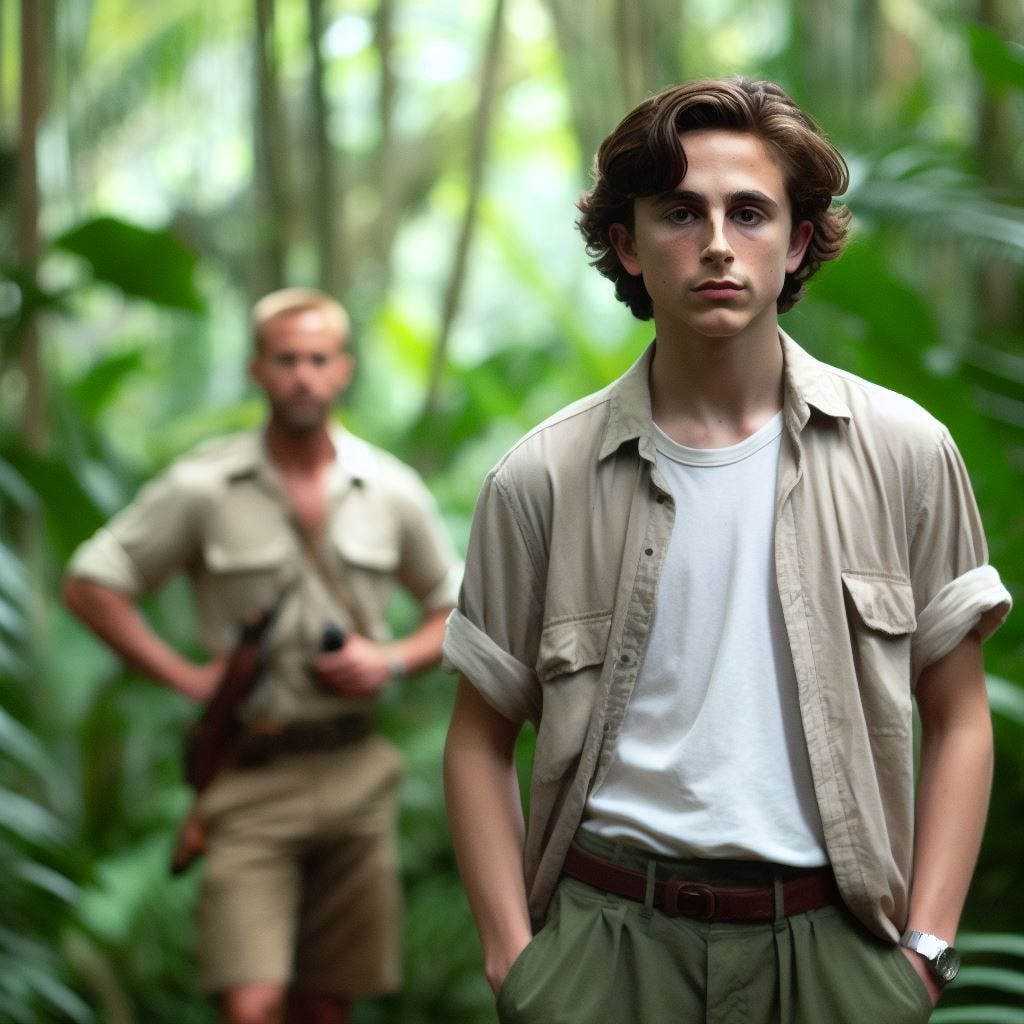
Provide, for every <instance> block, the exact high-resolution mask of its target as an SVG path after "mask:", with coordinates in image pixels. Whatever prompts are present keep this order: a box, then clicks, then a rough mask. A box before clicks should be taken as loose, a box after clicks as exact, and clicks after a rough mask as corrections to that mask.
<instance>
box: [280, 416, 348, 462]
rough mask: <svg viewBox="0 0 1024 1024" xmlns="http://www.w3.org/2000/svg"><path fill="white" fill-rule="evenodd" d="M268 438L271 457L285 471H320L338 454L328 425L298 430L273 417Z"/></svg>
mask: <svg viewBox="0 0 1024 1024" xmlns="http://www.w3.org/2000/svg"><path fill="white" fill-rule="evenodd" d="M266 438H267V449H268V451H269V452H270V459H271V461H272V462H273V463H274V465H275V466H276V467H277V468H278V470H280V471H281V472H282V473H284V474H306V473H316V472H318V471H319V470H321V469H323V468H324V467H325V466H327V465H328V464H330V463H331V462H332V461H333V459H334V456H335V452H334V442H333V441H332V440H331V435H330V432H329V431H328V429H327V427H326V426H325V425H321V426H319V427H313V428H311V429H309V430H298V431H296V430H289V429H287V428H285V427H282V426H281V424H279V423H277V422H275V421H274V420H273V419H271V420H270V422H269V423H268V424H267V428H266Z"/></svg>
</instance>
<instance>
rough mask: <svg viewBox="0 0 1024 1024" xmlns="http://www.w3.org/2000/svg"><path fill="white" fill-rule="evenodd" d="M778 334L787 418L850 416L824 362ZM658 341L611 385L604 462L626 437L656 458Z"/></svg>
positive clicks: (802, 421) (803, 420)
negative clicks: (814, 412)
mask: <svg viewBox="0 0 1024 1024" xmlns="http://www.w3.org/2000/svg"><path fill="white" fill-rule="evenodd" d="M779 338H780V339H781V342H782V358H783V366H784V369H783V375H784V376H783V386H784V406H785V409H786V419H787V421H788V420H789V419H790V416H791V415H793V416H795V417H796V421H797V422H796V427H797V429H798V430H801V429H803V427H804V426H805V424H806V423H807V421H808V419H809V418H810V410H811V409H812V408H814V409H817V410H818V411H819V412H821V413H824V414H825V415H826V416H831V417H833V418H835V419H847V420H848V419H849V418H850V409H849V407H848V406H847V404H846V403H845V402H844V401H843V399H842V397H841V396H840V394H839V392H838V391H837V389H836V386H835V384H834V383H833V381H832V376H831V374H830V373H829V372H828V368H827V367H826V366H825V364H824V363H821V362H819V361H818V360H817V359H815V358H814V357H813V356H812V355H809V354H808V353H807V352H805V351H804V350H803V349H802V348H801V347H800V346H799V345H798V344H797V343H796V342H795V341H794V340H793V339H792V338H791V337H790V336H789V335H788V334H787V333H786V332H785V331H783V330H782V329H781V328H780V329H779ZM654 345H655V342H653V341H652V342H651V344H650V345H648V346H647V348H646V349H645V351H644V353H643V354H642V355H641V356H640V358H639V359H638V360H637V361H636V362H635V363H634V364H633V365H632V366H631V367H630V368H629V369H628V370H627V371H626V372H625V373H624V374H623V375H622V376H621V377H620V378H619V379H618V380H617V381H615V383H614V384H612V385H611V388H610V393H609V398H608V404H609V414H608V423H607V425H606V426H605V431H604V441H603V443H602V444H601V451H600V454H599V456H598V457H599V458H600V459H602V460H603V459H605V458H607V457H608V456H609V455H611V454H613V453H614V452H616V451H618V450H619V448H621V447H622V445H623V444H625V443H626V442H627V441H634V440H635V441H636V442H637V450H638V451H639V453H640V456H641V457H642V458H645V459H647V461H648V462H654V461H655V448H654V432H653V430H652V428H651V420H652V415H651V387H650V373H651V360H652V359H653V358H654Z"/></svg>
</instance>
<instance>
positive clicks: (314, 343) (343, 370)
mask: <svg viewBox="0 0 1024 1024" xmlns="http://www.w3.org/2000/svg"><path fill="white" fill-rule="evenodd" d="M343 344H344V342H343V340H342V339H341V338H339V337H338V333H337V330H336V328H335V327H334V326H333V325H332V324H331V323H329V321H328V320H327V319H326V317H325V316H324V314H323V313H321V312H319V311H318V310H315V309H308V310H302V311H301V312H297V313H284V314H281V315H280V316H277V317H274V319H272V320H271V321H270V322H269V323H268V324H266V326H265V327H264V329H263V340H262V343H261V344H260V347H259V351H258V352H257V353H256V355H255V357H254V358H253V360H252V363H251V364H250V367H249V369H250V372H251V374H252V378H253V380H255V381H256V383H257V384H259V385H260V387H262V388H263V390H264V392H266V395H267V400H268V401H269V403H270V410H271V418H272V419H273V421H274V423H275V425H276V426H278V427H281V428H283V429H284V430H286V431H288V432H290V433H303V432H307V431H311V430H317V429H319V428H321V427H322V426H323V425H324V424H325V423H326V422H327V418H328V416H329V414H330V410H331V406H332V405H333V404H334V400H335V399H336V398H337V397H338V395H339V394H340V393H341V392H342V391H343V390H344V389H345V387H346V386H347V385H348V382H349V379H350V377H351V375H352V357H351V356H350V355H349V354H348V353H347V352H345V351H343V347H342V346H343Z"/></svg>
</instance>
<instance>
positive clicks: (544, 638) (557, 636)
mask: <svg viewBox="0 0 1024 1024" xmlns="http://www.w3.org/2000/svg"><path fill="white" fill-rule="evenodd" d="M611 621H612V617H611V612H607V613H600V614H596V615H589V616H586V617H584V618H579V619H568V620H561V621H556V622H551V623H548V624H547V625H545V627H544V630H543V633H542V634H541V641H540V651H539V655H538V666H537V669H538V671H537V674H538V676H539V677H540V681H541V695H542V701H543V706H542V709H541V720H540V728H539V729H538V732H537V749H536V754H535V760H534V770H535V773H536V775H537V778H538V779H539V780H540V781H541V782H552V781H554V780H556V779H560V778H561V777H562V776H563V775H565V773H566V772H567V771H568V770H569V769H570V768H571V767H574V766H575V764H576V762H577V760H578V759H579V756H580V753H581V752H582V750H583V745H584V742H585V741H586V737H587V726H588V724H589V723H590V720H591V716H592V714H593V710H594V704H595V702H596V701H597V700H598V698H599V695H600V693H601V692H602V691H601V687H600V681H601V674H602V671H603V669H604V663H605V658H606V656H607V652H608V636H609V631H610V629H611Z"/></svg>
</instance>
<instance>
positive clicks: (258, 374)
mask: <svg viewBox="0 0 1024 1024" xmlns="http://www.w3.org/2000/svg"><path fill="white" fill-rule="evenodd" d="M249 380H251V381H252V382H253V383H254V384H256V385H257V386H258V387H262V386H263V367H262V365H261V364H260V353H259V352H256V353H255V355H253V356H252V357H251V358H250V359H249Z"/></svg>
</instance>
